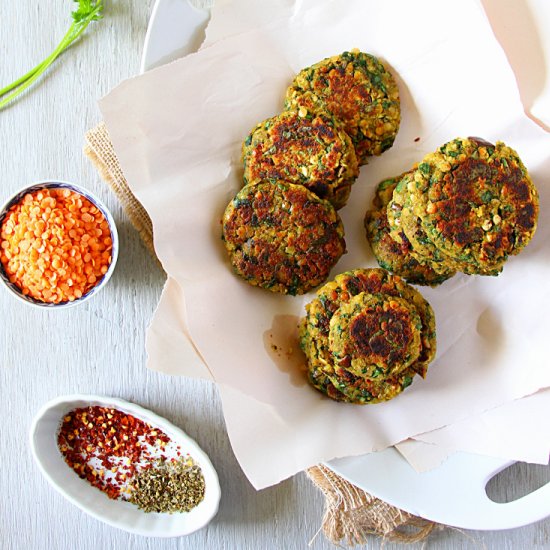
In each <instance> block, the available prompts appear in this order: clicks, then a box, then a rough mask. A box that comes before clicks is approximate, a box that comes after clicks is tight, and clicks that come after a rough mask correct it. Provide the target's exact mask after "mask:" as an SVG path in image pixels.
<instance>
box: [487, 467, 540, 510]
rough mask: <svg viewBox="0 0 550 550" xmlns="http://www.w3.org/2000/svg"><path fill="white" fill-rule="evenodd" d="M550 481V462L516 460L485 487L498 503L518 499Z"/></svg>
mask: <svg viewBox="0 0 550 550" xmlns="http://www.w3.org/2000/svg"><path fill="white" fill-rule="evenodd" d="M547 483H550V464H547V465H541V464H527V463H525V462H515V463H514V464H511V465H510V466H508V468H505V469H504V470H502V472H499V473H498V474H497V475H495V476H494V477H492V478H491V479H490V480H489V482H488V483H487V485H486V487H485V492H486V493H487V496H488V497H489V498H490V499H491V500H492V501H493V502H496V503H498V504H505V503H507V502H513V501H514V500H518V499H520V498H522V497H524V496H526V495H528V494H530V493H532V492H533V491H536V490H537V489H540V487H543V486H544V485H546V484H547Z"/></svg>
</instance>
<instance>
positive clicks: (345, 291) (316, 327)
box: [300, 269, 436, 404]
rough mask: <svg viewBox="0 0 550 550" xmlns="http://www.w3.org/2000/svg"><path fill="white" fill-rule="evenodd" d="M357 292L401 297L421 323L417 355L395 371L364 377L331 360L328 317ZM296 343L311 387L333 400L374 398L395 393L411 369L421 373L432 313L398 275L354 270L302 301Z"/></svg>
mask: <svg viewBox="0 0 550 550" xmlns="http://www.w3.org/2000/svg"><path fill="white" fill-rule="evenodd" d="M361 293H368V294H381V295H384V296H389V297H392V296H393V297H397V298H402V299H404V300H405V301H407V303H408V304H410V305H411V307H414V308H415V310H416V312H417V313H418V316H419V318H420V322H421V325H422V326H421V329H420V339H421V349H420V352H419V356H418V359H417V360H416V361H415V362H414V363H413V364H412V365H411V366H410V367H407V368H406V369H405V370H403V371H402V372H401V373H399V374H389V375H383V374H380V377H379V378H378V377H377V376H378V375H377V374H376V373H374V374H375V378H364V377H362V376H356V375H355V374H353V373H352V372H350V371H349V370H348V369H347V368H346V367H345V366H342V365H340V364H338V362H336V361H335V360H334V357H333V354H332V351H331V348H330V343H329V337H330V323H331V319H332V318H333V316H334V315H335V314H336V312H337V311H338V310H339V309H340V307H342V305H344V304H347V303H349V302H350V301H351V300H353V297H354V296H358V295H360V294H361ZM300 346H301V347H302V350H303V351H304V353H305V354H306V356H307V358H308V369H309V374H310V380H311V381H312V383H313V385H314V386H315V387H317V388H318V389H320V390H321V391H323V392H324V393H326V394H327V395H329V397H332V398H333V399H337V400H341V401H344V400H348V401H351V402H353V403H359V404H365V403H377V402H380V401H385V400H388V399H391V398H392V397H394V396H395V395H397V393H400V392H401V391H402V390H403V389H404V388H406V387H407V386H408V385H410V383H411V381H412V378H413V376H414V375H415V374H420V375H421V376H423V377H424V376H425V374H426V371H427V368H428V365H429V363H430V362H431V361H432V360H433V358H434V357H435V353H436V336H435V317H434V314H433V310H432V308H431V307H430V305H429V304H428V302H426V300H424V298H423V297H422V295H421V294H420V293H419V292H418V291H416V290H415V289H414V288H412V287H411V286H409V285H407V284H406V283H405V281H403V279H401V278H400V277H397V276H394V275H391V274H390V273H388V272H387V271H384V270H383V269H356V270H353V271H348V272H345V273H342V274H340V275H338V276H336V278H335V279H334V281H330V282H328V283H326V284H325V285H324V286H323V287H321V288H320V289H319V290H318V291H317V295H316V298H315V299H314V300H312V301H311V302H310V303H309V304H307V306H306V316H305V318H304V319H302V321H301V323H300ZM344 365H345V361H344ZM331 394H332V395H331ZM342 396H344V397H345V398H344V397H342Z"/></svg>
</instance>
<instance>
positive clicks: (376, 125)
mask: <svg viewBox="0 0 550 550" xmlns="http://www.w3.org/2000/svg"><path fill="white" fill-rule="evenodd" d="M286 106H287V108H289V109H292V110H296V109H298V110H299V112H302V113H310V112H317V111H318V110H321V111H328V112H329V113H331V114H332V115H334V116H335V117H336V118H337V119H339V120H340V121H341V122H342V123H343V127H344V130H345V131H346V132H347V133H348V134H349V136H350V137H351V140H352V141H353V144H354V146H355V152H356V154H357V160H358V161H359V164H360V165H362V164H366V162H367V157H369V156H372V155H380V154H381V153H383V152H384V151H385V150H386V149H389V148H390V147H391V146H392V145H393V142H394V139H395V136H396V134H397V131H398V129H399V123H400V120H401V111H400V103H399V90H398V88H397V84H396V82H395V79H394V78H393V76H392V75H391V73H390V72H389V71H388V70H387V69H386V68H385V67H384V65H383V64H382V63H381V62H380V60H379V59H377V58H376V57H374V56H373V55H370V54H367V53H363V52H360V51H358V50H352V51H351V52H344V53H342V54H341V55H337V56H334V57H330V58H327V59H324V60H323V61H320V62H319V63H316V64H315V65H312V66H311V67H308V68H306V69H303V70H302V71H300V72H299V73H298V75H297V76H296V77H295V79H294V81H293V82H292V84H291V86H290V87H289V88H288V90H287V93H286Z"/></svg>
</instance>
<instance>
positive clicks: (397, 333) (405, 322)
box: [329, 292, 422, 379]
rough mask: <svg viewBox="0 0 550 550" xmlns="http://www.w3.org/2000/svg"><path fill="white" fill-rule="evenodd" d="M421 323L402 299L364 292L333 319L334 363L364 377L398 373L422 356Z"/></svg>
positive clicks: (331, 323) (331, 328)
mask: <svg viewBox="0 0 550 550" xmlns="http://www.w3.org/2000/svg"><path fill="white" fill-rule="evenodd" d="M421 329H422V322H421V321H420V317H419V315H418V313H417V312H416V308H415V307H414V306H411V305H410V304H409V303H408V302H407V301H406V300H404V299H403V298H399V297H397V296H384V295H383V294H368V293H366V292H362V293H361V294H358V295H357V296H354V297H353V298H352V299H351V300H350V301H349V302H347V303H346V304H342V305H341V306H340V307H339V308H338V311H336V313H335V314H334V315H333V316H332V318H331V320H330V329H329V347H330V350H331V353H332V356H333V358H334V361H335V362H336V363H337V364H338V365H339V366H341V367H344V368H345V369H346V370H348V371H349V372H351V373H352V374H355V375H356V376H361V377H363V378H370V379H376V378H378V377H379V376H381V375H388V374H399V373H400V372H402V371H403V370H405V369H406V368H407V367H409V366H410V365H411V364H412V363H413V362H414V361H416V360H417V359H418V356H419V355H420V349H421V343H420V331H421Z"/></svg>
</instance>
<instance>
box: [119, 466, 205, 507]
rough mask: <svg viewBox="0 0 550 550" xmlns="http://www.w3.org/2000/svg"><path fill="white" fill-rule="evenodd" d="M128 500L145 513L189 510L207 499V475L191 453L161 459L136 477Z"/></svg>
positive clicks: (131, 485)
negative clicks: (175, 458)
mask: <svg viewBox="0 0 550 550" xmlns="http://www.w3.org/2000/svg"><path fill="white" fill-rule="evenodd" d="M130 488H131V493H130V498H129V499H128V500H129V501H130V502H131V503H132V504H135V505H136V506H137V507H138V508H140V509H141V510H143V511H144V512H161V513H162V512H164V513H169V514H172V513H174V512H189V511H190V510H192V509H193V508H195V507H196V506H197V505H198V504H199V503H200V502H202V500H203V499H204V488H205V485H204V476H203V475H202V471H201V468H200V466H198V465H197V464H195V462H194V461H193V459H192V458H191V457H189V456H187V457H180V458H179V459H178V460H166V459H163V458H161V459H158V460H156V461H155V462H154V463H153V464H151V465H150V467H146V468H144V469H143V470H142V471H141V472H139V473H138V474H137V475H136V476H135V477H134V478H133V480H132V482H131V484H130Z"/></svg>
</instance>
